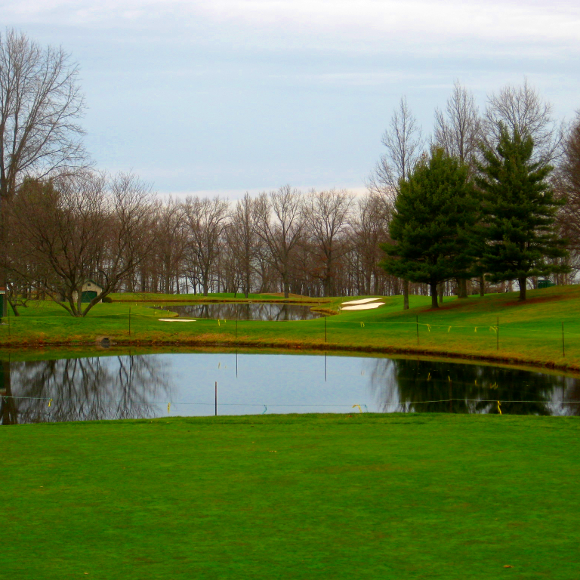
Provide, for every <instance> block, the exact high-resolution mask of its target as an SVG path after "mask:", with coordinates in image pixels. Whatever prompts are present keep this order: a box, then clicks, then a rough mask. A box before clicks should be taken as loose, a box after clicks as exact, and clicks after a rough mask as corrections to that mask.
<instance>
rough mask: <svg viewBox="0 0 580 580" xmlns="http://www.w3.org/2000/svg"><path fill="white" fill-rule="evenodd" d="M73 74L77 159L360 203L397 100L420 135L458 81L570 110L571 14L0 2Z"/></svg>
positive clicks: (435, 4) (575, 8)
mask: <svg viewBox="0 0 580 580" xmlns="http://www.w3.org/2000/svg"><path fill="white" fill-rule="evenodd" d="M0 14H2V16H3V18H2V23H3V24H4V27H11V28H16V29H17V30H20V31H23V32H25V33H26V34H28V36H29V37H30V38H31V39H33V40H35V41H36V42H38V43H39V44H42V45H46V44H51V45H60V46H62V47H63V48H65V49H66V50H67V51H68V52H70V53H71V55H72V58H73V60H75V61H76V62H78V63H79V65H80V68H81V83H82V88H83V91H84V93H85V97H86V101H87V105H88V110H87V112H86V116H85V119H84V121H83V125H84V127H85V128H86V130H87V138H86V142H87V148H88V149H89V151H90V153H91V154H92V156H93V158H94V159H95V161H96V163H97V165H98V167H100V168H103V169H106V170H109V171H117V170H124V171H126V170H132V171H134V172H135V173H137V174H138V175H139V176H140V177H141V178H142V179H144V180H146V181H148V182H150V183H152V185H153V187H154V189H155V190H156V191H158V192H160V193H162V194H173V195H183V194H187V193H198V194H204V195H206V194H207V195H215V194H219V195H222V196H225V197H229V198H230V199H236V198H238V197H240V195H241V194H243V192H245V191H250V192H257V191H262V190H270V189H276V188H278V187H280V186H281V185H284V184H287V183H289V184H291V185H292V186H294V187H299V188H302V189H305V190H306V189H309V188H312V187H314V188H317V189H322V188H327V187H336V188H348V189H351V190H354V191H362V190H364V183H365V180H366V178H367V176H368V175H369V173H370V172H371V171H372V169H373V167H374V165H375V163H376V161H377V159H378V158H379V157H380V155H381V153H382V149H383V146H382V145H381V135H382V133H383V131H384V129H385V128H386V126H387V125H388V123H389V120H390V117H391V115H392V111H393V109H394V108H395V107H396V106H397V105H398V102H399V100H400V98H401V97H402V96H406V98H407V100H408V103H409V106H410V107H411V109H412V111H413V113H414V114H415V116H416V117H417V118H418V120H419V122H420V124H421V125H422V127H423V132H424V134H425V135H429V134H430V133H431V130H432V125H433V115H434V109H435V107H440V108H443V107H444V105H445V101H446V99H447V97H448V96H449V95H450V93H451V90H452V88H453V84H454V82H455V81H456V80H458V81H459V82H461V84H463V85H464V86H466V87H467V88H469V89H471V90H472V91H473V93H474V94H475V96H476V99H477V101H478V103H479V105H480V107H481V108H483V107H484V106H485V101H486V95H487V94H489V93H491V92H497V91H498V90H499V89H500V88H501V87H502V86H504V85H505V84H508V83H509V84H514V85H519V84H522V83H523V80H524V78H527V79H528V81H529V83H530V84H531V85H532V86H533V87H535V88H536V89H537V90H538V91H539V92H540V93H541V94H542V95H543V96H544V98H546V99H547V100H548V101H550V102H551V103H552V104H553V107H554V114H555V116H556V117H557V118H566V119H572V118H573V116H574V114H575V111H576V110H578V109H580V90H579V88H580V67H579V66H578V62H579V57H580V40H579V39H578V30H580V3H578V2H577V1H574V2H571V1H570V2H568V1H557V0H556V1H553V2H550V3H548V2H545V1H534V0H528V1H520V0H515V1H514V0H505V1H502V2H497V1H496V0H491V1H487V2H480V1H478V2H474V1H471V0H467V1H465V0H464V1H450V2H447V1H445V2H444V1H438V0H435V1H430V2H428V1H415V0H409V1H407V2H395V1H390V0H385V1H380V0H356V1H351V0H345V1H341V0H332V1H328V0H308V1H303V0H289V1H287V0H268V1H264V0H246V1H239V0H238V1H234V0H214V1H206V2H198V1H195V0H193V1H191V0H187V1H186V0H148V1H137V0H126V1H124V2H123V3H119V2H116V1H115V2H113V1H109V0H104V1H96V0H83V1H82V2H81V1H74V0H68V1H66V0H43V1H37V0H18V1H5V0H0Z"/></svg>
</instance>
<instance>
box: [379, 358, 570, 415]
mask: <svg viewBox="0 0 580 580" xmlns="http://www.w3.org/2000/svg"><path fill="white" fill-rule="evenodd" d="M371 390H372V391H373V393H374V395H375V397H376V398H377V399H378V404H379V406H380V408H381V410H382V411H383V412H394V411H403V412H427V413H492V414H494V413H499V410H498V404H497V402H498V401H501V406H500V408H501V412H502V413H506V414H514V415H560V414H578V413H579V410H578V407H579V406H580V405H577V404H574V403H564V404H563V403H562V402H563V401H578V400H580V381H579V380H578V379H575V378H570V377H563V376H558V375H547V374H544V373H537V372H530V371H524V370H520V369H513V368H501V367H492V366H483V365H467V364H453V363H448V362H435V361H424V360H410V359H375V361H374V362H373V368H372V372H371Z"/></svg>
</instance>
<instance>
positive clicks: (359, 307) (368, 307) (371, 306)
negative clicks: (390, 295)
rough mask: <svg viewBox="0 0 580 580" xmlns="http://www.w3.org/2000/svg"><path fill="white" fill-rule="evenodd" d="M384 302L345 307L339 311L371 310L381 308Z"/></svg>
mask: <svg viewBox="0 0 580 580" xmlns="http://www.w3.org/2000/svg"><path fill="white" fill-rule="evenodd" d="M383 304H384V302H373V303H372V304H357V305H356V306H345V307H344V308H341V310H373V309H375V308H378V307H379V306H382V305H383Z"/></svg>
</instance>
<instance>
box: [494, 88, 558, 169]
mask: <svg viewBox="0 0 580 580" xmlns="http://www.w3.org/2000/svg"><path fill="white" fill-rule="evenodd" d="M487 101H488V102H487V108H486V111H485V116H484V121H483V133H484V139H485V141H486V145H487V147H488V148H494V146H496V145H497V143H498V142H499V138H500V126H502V125H503V126H504V127H506V129H507V130H508V132H509V133H510V134H513V133H514V131H517V132H518V133H519V134H520V135H521V136H522V138H523V139H525V138H526V137H528V136H529V137H531V138H532V140H533V141H534V158H533V159H532V161H539V162H540V163H542V164H544V165H546V164H550V163H552V162H554V161H555V160H556V159H557V158H558V157H559V156H560V155H561V153H562V142H563V137H564V124H563V123H557V122H556V121H555V119H554V118H553V117H552V105H551V104H550V103H548V102H547V101H545V100H544V99H543V98H542V97H541V96H540V94H539V93H538V92H537V91H536V90H535V89H534V88H533V87H531V86H530V85H529V83H528V80H527V79H524V84H523V85H521V86H519V87H517V86H513V85H506V86H505V87H503V88H502V89H501V90H500V91H499V93H497V94H495V93H492V94H491V95H490V96H489V97H488V99H487Z"/></svg>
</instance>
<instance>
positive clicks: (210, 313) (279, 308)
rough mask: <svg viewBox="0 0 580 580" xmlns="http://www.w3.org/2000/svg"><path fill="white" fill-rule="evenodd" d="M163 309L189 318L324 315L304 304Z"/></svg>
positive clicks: (308, 318)
mask: <svg viewBox="0 0 580 580" xmlns="http://www.w3.org/2000/svg"><path fill="white" fill-rule="evenodd" d="M162 309H163V310H169V311H170V312H177V314H178V315H179V316H181V317H187V318H213V319H218V318H219V319H220V320H235V319H236V318H237V319H238V320H312V319H313V318H319V317H320V316H322V314H320V313H319V312H313V311H312V310H310V307H309V306H305V305H303V304H270V303H258V302H255V303H254V302H252V303H248V302H234V303H231V302H230V303H227V302H225V303H218V304H183V305H175V306H174V305H170V306H163V307H162Z"/></svg>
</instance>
